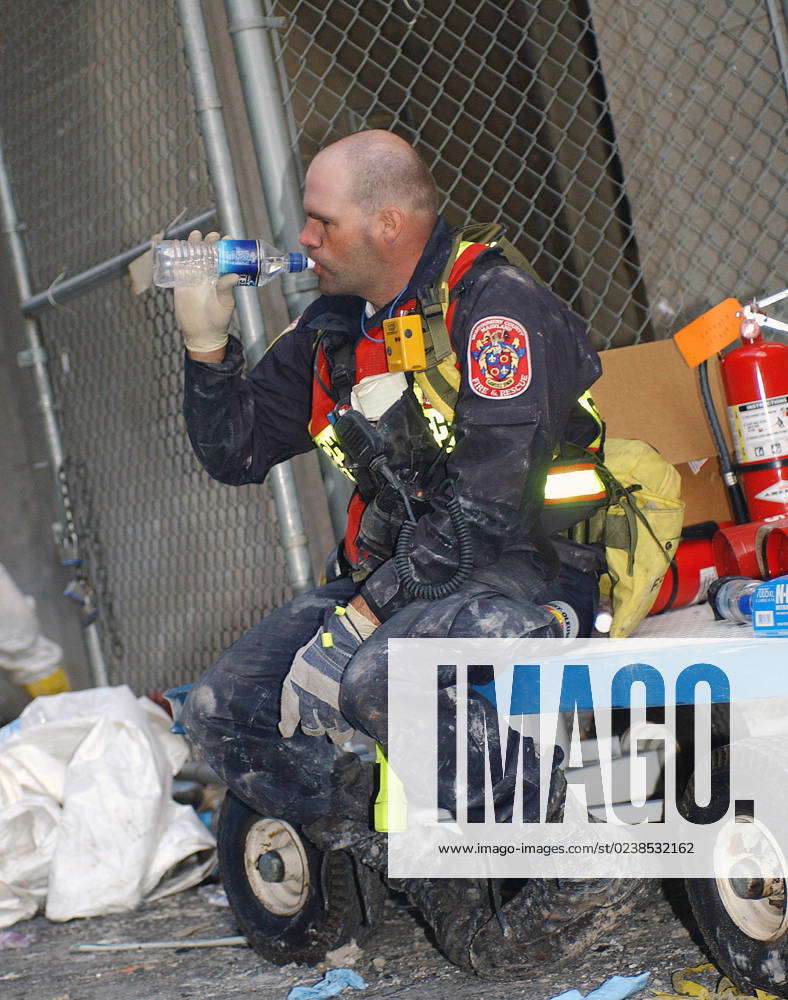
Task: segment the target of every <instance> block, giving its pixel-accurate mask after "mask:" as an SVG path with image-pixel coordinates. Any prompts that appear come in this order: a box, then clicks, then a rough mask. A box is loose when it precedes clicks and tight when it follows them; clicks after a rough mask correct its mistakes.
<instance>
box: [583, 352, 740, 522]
mask: <svg viewBox="0 0 788 1000" xmlns="http://www.w3.org/2000/svg"><path fill="white" fill-rule="evenodd" d="M600 357H601V359H602V371H603V373H602V377H601V378H600V379H599V381H598V382H596V384H595V385H594V386H593V387H592V390H591V392H592V395H593V397H594V400H595V401H596V403H597V405H598V406H599V409H600V411H601V413H602V416H603V417H604V419H605V421H606V423H607V433H608V434H609V435H610V437H623V438H640V439H641V440H643V441H648V443H649V444H651V445H653V446H654V447H655V448H656V449H657V450H658V451H659V452H660V454H662V455H663V456H664V457H665V458H666V459H667V460H668V461H669V462H672V463H673V464H674V465H675V466H676V467H677V468H678V470H679V473H680V474H681V479H682V499H683V500H684V501H685V503H686V505H687V510H686V514H685V520H684V523H685V524H697V523H698V522H700V521H717V522H720V521H732V520H733V514H732V513H731V509H730V505H729V503H728V496H727V492H726V490H725V485H724V483H723V481H722V476H721V474H720V467H719V461H718V459H717V454H716V448H715V446H714V439H713V437H712V435H711V431H710V430H709V425H708V420H707V418H706V411H705V410H704V408H703V401H702V399H701V395H700V388H699V385H698V372H697V369H695V368H689V367H688V365H687V363H686V362H685V361H684V359H683V358H682V356H681V355H680V354H679V351H678V348H677V347H676V345H675V344H674V343H673V341H672V340H658V341H654V342H653V343H649V344H635V345H634V346H632V347H617V348H614V349H613V350H610V351H602V353H601V355H600ZM708 371H709V384H710V386H711V391H712V398H713V399H714V403H715V406H716V409H717V414H718V417H719V420H720V423H721V424H722V426H723V430H724V433H725V435H726V440H727V442H728V447H729V448H730V447H731V442H730V436H729V433H728V419H727V410H726V404H725V396H724V394H723V391H722V378H721V376H720V370H719V362H718V360H717V358H716V357H714V358H712V359H711V360H710V361H709V363H708Z"/></svg>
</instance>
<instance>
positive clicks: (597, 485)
mask: <svg viewBox="0 0 788 1000" xmlns="http://www.w3.org/2000/svg"><path fill="white" fill-rule="evenodd" d="M606 495H607V490H606V489H605V484H604V483H603V482H602V479H601V478H600V476H599V473H598V472H597V471H596V469H594V468H593V467H591V466H589V467H588V468H584V469H566V470H564V471H563V472H549V473H548V475H547V481H546V482H545V487H544V499H545V503H560V502H561V501H562V500H601V499H602V498H603V497H604V496H606Z"/></svg>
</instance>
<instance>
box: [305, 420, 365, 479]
mask: <svg viewBox="0 0 788 1000" xmlns="http://www.w3.org/2000/svg"><path fill="white" fill-rule="evenodd" d="M312 440H313V441H314V442H315V444H316V445H317V446H318V448H320V449H322V450H323V451H324V452H325V453H326V455H328V457H329V458H330V459H331V461H332V462H333V463H334V465H335V466H336V467H337V468H338V469H339V471H340V472H342V473H344V474H345V475H346V476H347V477H348V479H352V480H353V481H354V482H355V476H354V475H353V473H352V472H351V471H350V469H348V467H347V466H346V465H345V453H344V451H342V449H341V448H340V447H339V442H338V441H337V436H336V434H335V433H334V428H333V427H332V426H331V424H326V426H325V427H324V428H323V430H322V431H320V433H319V434H315V435H313V436H312Z"/></svg>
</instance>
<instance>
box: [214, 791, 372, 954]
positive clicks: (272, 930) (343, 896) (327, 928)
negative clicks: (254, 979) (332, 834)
mask: <svg viewBox="0 0 788 1000" xmlns="http://www.w3.org/2000/svg"><path fill="white" fill-rule="evenodd" d="M261 818H262V817H261V816H260V815H259V814H258V813H256V812H255V811H254V810H253V809H250V808H249V806H247V805H246V804H245V803H243V802H242V801H241V800H240V799H238V798H236V796H235V795H233V794H232V792H228V793H227V795H226V796H225V800H224V803H223V805H222V810H221V813H220V816H219V827H218V833H217V852H218V857H219V873H220V876H221V879H222V882H223V884H224V890H225V892H226V894H227V900H228V902H229V904H230V907H231V909H232V911H233V914H234V916H235V919H236V922H237V924H238V928H239V930H240V931H241V933H242V934H243V935H244V937H245V938H246V939H247V941H248V942H249V944H250V945H251V947H252V948H254V950H255V951H256V952H257V953H258V954H259V955H262V956H263V958H266V959H268V961H269V962H273V963H274V964H275V965H286V964H287V963H288V962H296V963H299V964H306V965H314V964H316V963H317V962H321V961H322V960H323V959H324V957H325V953H326V951H330V950H332V949H334V948H338V947H339V946H340V945H343V944H347V943H348V942H349V941H350V940H351V938H355V939H356V940H357V941H358V940H359V939H360V938H361V937H362V936H363V931H364V930H365V928H364V927H363V923H364V917H365V908H364V905H363V904H362V899H361V895H360V891H359V885H358V883H357V879H356V873H355V868H354V862H353V859H352V858H351V857H350V855H349V854H347V853H346V852H344V851H332V852H330V853H329V854H327V855H324V854H323V853H322V852H320V851H319V850H318V849H317V848H316V847H314V845H312V844H311V843H310V842H309V841H308V840H307V839H306V838H305V837H302V838H301V843H302V845H303V847H304V852H305V854H306V857H307V862H308V867H309V890H308V893H307V896H306V898H305V900H304V903H303V905H302V906H301V909H300V910H299V911H298V912H297V913H295V914H293V915H291V916H283V915H280V914H277V913H273V912H271V910H269V909H267V908H266V907H265V906H264V905H263V903H262V901H261V900H260V898H259V897H258V896H257V894H256V893H255V892H254V889H253V888H252V886H251V885H250V883H249V879H248V878H247V875H246V870H245V867H244V860H243V859H244V851H245V846H246V840H247V837H248V835H249V832H250V830H251V829H252V827H253V826H254V824H255V823H257V822H258V821H259V820H260V819H261ZM294 829H295V831H296V832H297V833H299V834H300V830H299V829H298V827H295V826H294ZM321 868H322V869H323V873H322V883H323V884H322V886H321ZM324 892H325V897H326V898H325V899H324ZM366 915H367V916H368V914H366Z"/></svg>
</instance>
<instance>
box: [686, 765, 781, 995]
mask: <svg viewBox="0 0 788 1000" xmlns="http://www.w3.org/2000/svg"><path fill="white" fill-rule="evenodd" d="M729 756H730V747H727V746H726V747H721V748H720V749H719V750H715V751H714V752H713V754H712V758H711V767H712V772H713V773H717V774H718V775H720V776H719V777H718V779H717V780H718V781H720V782H721V785H720V787H724V788H725V793H726V794H727V792H728V788H727V784H726V783H725V777H726V776H727V775H728V774H729V771H728V761H729ZM770 763H771V765H772V767H773V766H774V761H771V762H770ZM766 766H768V763H767V764H766ZM693 791H694V778H691V779H690V782H689V784H688V786H687V789H686V791H685V793H684V796H683V799H682V803H681V813H682V815H684V816H686V817H687V818H689V819H692V813H693V806H694V797H693ZM684 884H685V886H686V890H687V896H688V897H689V903H690V906H691V908H692V914H693V916H694V917H695V922H696V923H697V925H698V929H699V931H700V933H701V935H702V936H703V941H704V943H705V945H706V948H707V950H708V952H709V956H710V958H711V960H712V961H713V962H714V964H715V965H716V966H717V967H718V968H719V969H720V970H721V971H722V972H724V973H725V975H726V976H727V977H728V978H729V979H730V980H731V981H732V982H733V983H734V984H735V985H736V986H737V987H738V988H739V989H740V990H742V992H743V993H748V994H753V993H754V992H755V989H756V988H757V989H762V990H766V991H768V992H769V993H775V994H776V995H777V996H780V997H788V980H786V978H785V976H786V973H787V972H788V929H787V930H785V931H784V932H783V933H782V934H781V935H780V937H779V938H777V939H776V940H774V941H758V940H756V939H754V938H751V937H749V936H748V935H747V934H745V932H744V931H743V930H741V928H740V927H738V926H737V925H736V924H735V923H734V922H733V920H731V918H730V916H729V915H728V911H727V910H726V909H725V906H724V904H723V902H722V900H721V898H720V894H719V890H718V888H717V883H716V881H715V880H714V879H703V878H690V879H685V881H684ZM773 970H774V971H776V970H782V974H783V979H782V981H781V982H775V980H774V976H773Z"/></svg>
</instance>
